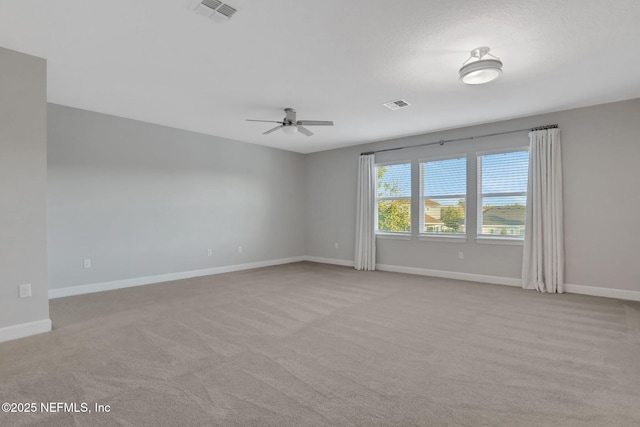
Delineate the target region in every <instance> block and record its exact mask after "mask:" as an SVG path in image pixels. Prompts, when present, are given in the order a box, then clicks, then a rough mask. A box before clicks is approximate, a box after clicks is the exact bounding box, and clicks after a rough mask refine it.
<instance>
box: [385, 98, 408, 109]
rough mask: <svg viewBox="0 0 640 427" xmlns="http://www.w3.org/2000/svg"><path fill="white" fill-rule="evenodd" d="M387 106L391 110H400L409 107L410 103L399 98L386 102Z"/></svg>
mask: <svg viewBox="0 0 640 427" xmlns="http://www.w3.org/2000/svg"><path fill="white" fill-rule="evenodd" d="M383 105H384V106H385V107H387V108H388V109H390V110H394V111H395V110H399V109H401V108H406V107H408V106H409V105H410V104H409V103H408V102H407V101H405V100H403V99H398V100H397V101H391V102H385V103H384V104H383Z"/></svg>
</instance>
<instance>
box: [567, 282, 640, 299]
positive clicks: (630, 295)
mask: <svg viewBox="0 0 640 427" xmlns="http://www.w3.org/2000/svg"><path fill="white" fill-rule="evenodd" d="M564 290H565V291H566V292H568V293H570V294H582V295H591V296H594V297H605V298H616V299H624V300H629V301H640V292H639V291H628V290H626V289H611V288H598V287H595V286H585V285H572V284H569V283H565V285H564Z"/></svg>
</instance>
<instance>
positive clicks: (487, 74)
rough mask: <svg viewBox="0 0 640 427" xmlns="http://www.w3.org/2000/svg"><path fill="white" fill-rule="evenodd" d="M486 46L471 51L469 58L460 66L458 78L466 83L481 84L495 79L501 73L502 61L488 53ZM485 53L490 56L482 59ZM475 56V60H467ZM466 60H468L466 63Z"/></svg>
mask: <svg viewBox="0 0 640 427" xmlns="http://www.w3.org/2000/svg"><path fill="white" fill-rule="evenodd" d="M489 50H491V49H489V48H488V47H478V48H476V49H473V50H472V51H471V56H470V57H469V59H467V60H466V61H464V63H463V64H462V68H460V80H462V82H463V83H466V84H468V85H481V84H483V83H489V82H490V81H492V80H495V79H497V78H498V77H499V76H500V74H502V61H500V58H497V57H495V56H493V55H491V54H490V53H489ZM485 55H489V56H491V57H492V58H488V59H483V57H484V56H485ZM474 58H476V60H475V61H473V62H469V61H470V60H472V59H474ZM467 62H469V63H468V64H467Z"/></svg>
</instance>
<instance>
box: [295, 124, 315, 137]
mask: <svg viewBox="0 0 640 427" xmlns="http://www.w3.org/2000/svg"><path fill="white" fill-rule="evenodd" d="M298 132H300V133H301V134H303V135H307V136H311V135H313V132H311V131H310V130H309V129H307V128H305V127H302V126H300V125H298Z"/></svg>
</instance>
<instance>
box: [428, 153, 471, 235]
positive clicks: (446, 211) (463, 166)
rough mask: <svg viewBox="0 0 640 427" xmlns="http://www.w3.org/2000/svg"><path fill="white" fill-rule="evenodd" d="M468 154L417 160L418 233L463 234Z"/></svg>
mask: <svg viewBox="0 0 640 427" xmlns="http://www.w3.org/2000/svg"><path fill="white" fill-rule="evenodd" d="M466 201H467V158H466V157H458V158H454V159H444V160H434V161H426V162H422V163H420V233H424V234H439V235H440V234H442V235H460V234H462V235H464V234H465V232H466V230H465V228H466V227H465V213H466V212H465V211H466V204H467V203H466Z"/></svg>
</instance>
